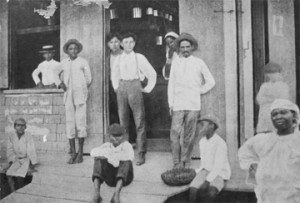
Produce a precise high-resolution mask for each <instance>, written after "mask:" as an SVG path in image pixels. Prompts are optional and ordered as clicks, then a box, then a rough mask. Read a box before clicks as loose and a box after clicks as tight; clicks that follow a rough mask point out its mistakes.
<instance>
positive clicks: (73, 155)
mask: <svg viewBox="0 0 300 203" xmlns="http://www.w3.org/2000/svg"><path fill="white" fill-rule="evenodd" d="M76 157H77V154H71V157H70V159H69V161H68V162H67V163H68V164H74V163H75V159H76Z"/></svg>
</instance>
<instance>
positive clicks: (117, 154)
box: [91, 141, 134, 167]
mask: <svg viewBox="0 0 300 203" xmlns="http://www.w3.org/2000/svg"><path fill="white" fill-rule="evenodd" d="M91 156H92V157H99V156H103V157H105V158H107V161H108V162H109V163H110V164H111V165H113V166H114V167H118V166H119V164H120V161H133V160H134V151H133V148H132V146H131V144H130V143H129V142H128V141H125V142H123V143H121V144H120V145H118V146H116V147H115V146H114V145H113V144H112V143H110V142H107V143H104V144H103V145H101V146H100V147H97V148H94V149H92V151H91Z"/></svg>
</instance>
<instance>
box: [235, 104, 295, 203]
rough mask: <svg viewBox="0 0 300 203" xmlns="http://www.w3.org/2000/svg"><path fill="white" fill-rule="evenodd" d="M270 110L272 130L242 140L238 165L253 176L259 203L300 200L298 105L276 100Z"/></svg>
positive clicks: (288, 202) (286, 202)
mask: <svg viewBox="0 0 300 203" xmlns="http://www.w3.org/2000/svg"><path fill="white" fill-rule="evenodd" d="M269 113H270V117H271V119H272V122H273V125H274V127H275V130H274V131H273V132H269V133H261V134H258V135H256V136H254V137H252V138H250V139H249V140H247V141H246V142H245V143H244V145H243V146H242V147H241V148H240V149H239V152H238V155H239V161H240V166H241V168H242V169H244V170H247V171H248V173H249V175H248V177H254V178H252V179H254V180H253V181H252V183H253V184H254V185H255V194H256V197H257V202H258V203H271V202H272V203H273V202H274V203H281V202H285V203H292V202H300V148H299V146H300V133H299V130H298V128H299V126H298V124H299V108H298V106H297V105H296V104H294V103H292V102H291V101H289V100H286V99H276V100H275V101H274V102H273V103H272V104H271V107H270V110H269ZM248 179H249V178H248ZM247 182H249V180H248V181H247Z"/></svg>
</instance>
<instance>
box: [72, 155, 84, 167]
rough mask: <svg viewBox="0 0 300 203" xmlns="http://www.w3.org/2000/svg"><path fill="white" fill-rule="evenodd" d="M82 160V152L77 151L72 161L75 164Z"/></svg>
mask: <svg viewBox="0 0 300 203" xmlns="http://www.w3.org/2000/svg"><path fill="white" fill-rule="evenodd" d="M82 162H83V157H82V154H81V153H79V154H78V155H77V157H76V159H75V161H74V163H75V164H79V163H82Z"/></svg>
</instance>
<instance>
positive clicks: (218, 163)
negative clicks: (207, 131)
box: [206, 143, 227, 182]
mask: <svg viewBox="0 0 300 203" xmlns="http://www.w3.org/2000/svg"><path fill="white" fill-rule="evenodd" d="M226 156H227V147H226V144H224V143H221V144H219V145H218V147H217V151H216V154H215V157H214V163H213V168H212V170H211V171H210V172H209V174H208V175H207V177H206V180H207V181H208V182H212V181H213V180H214V179H215V178H216V177H217V176H218V175H220V173H221V171H222V168H223V165H224V163H225V160H226V158H227V157H226Z"/></svg>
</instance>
